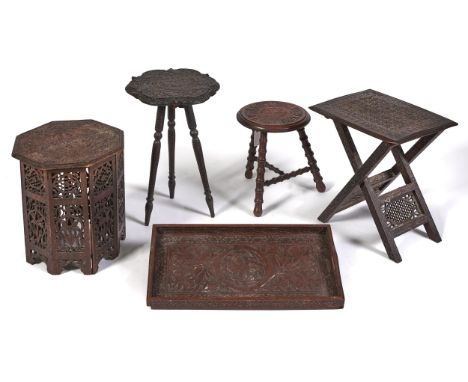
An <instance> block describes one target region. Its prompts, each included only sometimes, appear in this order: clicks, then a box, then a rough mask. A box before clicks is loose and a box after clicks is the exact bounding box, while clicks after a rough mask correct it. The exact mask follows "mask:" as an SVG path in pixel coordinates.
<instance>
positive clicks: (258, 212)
mask: <svg viewBox="0 0 468 382" xmlns="http://www.w3.org/2000/svg"><path fill="white" fill-rule="evenodd" d="M266 145H267V133H266V132H261V133H260V147H259V149H258V160H257V180H256V184H255V208H254V215H255V216H257V217H260V216H262V212H263V211H262V204H263V187H264V181H265V163H266Z"/></svg>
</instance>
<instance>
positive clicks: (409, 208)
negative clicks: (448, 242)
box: [310, 90, 457, 262]
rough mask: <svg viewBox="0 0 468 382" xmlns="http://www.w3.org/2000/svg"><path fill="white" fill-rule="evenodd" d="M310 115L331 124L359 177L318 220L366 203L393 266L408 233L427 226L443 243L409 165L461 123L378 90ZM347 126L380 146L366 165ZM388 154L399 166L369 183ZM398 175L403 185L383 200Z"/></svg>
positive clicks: (317, 108) (320, 107)
mask: <svg viewBox="0 0 468 382" xmlns="http://www.w3.org/2000/svg"><path fill="white" fill-rule="evenodd" d="M310 109H312V110H313V111H315V112H317V113H319V114H322V115H324V116H325V117H327V118H331V119H332V120H333V122H334V123H335V127H336V129H337V131H338V134H339V136H340V139H341V142H342V143H343V146H344V149H345V151H346V154H347V156H348V158H349V161H350V162H351V166H352V168H353V170H354V172H355V174H354V176H353V177H352V178H351V179H350V180H349V181H348V183H347V184H346V185H345V186H344V188H343V189H342V190H341V191H340V192H339V193H338V195H337V196H336V197H335V199H333V200H332V202H331V203H330V204H329V206H328V207H327V208H326V209H325V210H324V211H323V212H322V214H321V215H320V216H319V220H320V221H322V222H328V221H329V220H330V219H331V218H332V216H333V215H334V214H336V213H337V212H339V211H343V210H345V209H347V208H349V207H351V206H354V205H355V204H357V203H360V202H362V201H363V200H365V201H366V202H367V205H368V206H369V209H370V212H371V214H372V217H373V219H374V221H375V224H376V226H377V230H378V231H379V234H380V237H381V238H382V241H383V244H384V246H385V249H386V251H387V253H388V256H389V257H390V258H391V259H392V260H393V261H395V262H400V261H401V256H400V253H399V252H398V248H397V247H396V245H395V240H394V238H395V237H397V236H399V235H401V234H403V233H405V232H407V231H409V230H412V229H414V228H416V227H418V226H420V225H424V228H425V229H426V232H427V235H428V236H429V238H430V239H431V240H433V241H435V242H439V241H441V238H440V235H439V232H438V231H437V227H436V226H435V224H434V220H433V219H432V216H431V213H430V212H429V209H428V207H427V205H426V202H425V200H424V198H423V195H422V193H421V190H420V189H419V186H418V184H417V182H416V178H415V177H414V175H413V171H412V170H411V167H410V164H411V162H412V161H413V160H414V159H416V157H417V156H418V155H419V154H420V153H421V152H422V151H423V150H424V149H426V148H427V147H428V146H429V145H430V144H431V143H432V142H433V141H434V140H435V139H436V138H437V137H438V136H439V135H440V134H441V133H442V132H443V131H444V130H445V129H447V128H449V127H452V126H456V125H457V123H456V122H453V121H451V120H449V119H447V118H444V117H442V116H440V115H437V114H434V113H432V112H430V111H428V110H425V109H422V108H420V107H418V106H414V105H412V104H409V103H407V102H404V101H401V100H399V99H397V98H393V97H390V96H388V95H385V94H382V93H379V92H376V91H375V90H365V91H362V92H359V93H354V94H349V95H346V96H343V97H339V98H335V99H332V100H329V101H326V102H323V103H320V104H318V105H315V106H311V107H310ZM348 126H350V127H352V128H355V129H357V130H359V131H361V132H363V133H365V134H368V135H370V136H373V137H375V138H377V139H379V140H381V141H382V142H381V143H380V145H379V146H378V147H377V148H376V149H375V151H374V152H373V153H372V154H371V155H370V156H369V158H368V159H367V160H366V161H365V162H364V163H362V161H361V158H360V156H359V153H358V151H357V149H356V146H355V144H354V142H353V139H352V137H351V134H350V132H349V129H348ZM414 139H418V140H417V141H416V143H414V145H413V146H412V147H411V148H410V149H409V150H408V151H407V152H406V153H405V152H403V149H402V147H401V145H402V144H403V143H405V142H408V141H411V140H414ZM390 151H391V152H392V154H393V157H394V158H395V161H396V164H395V165H394V166H393V167H392V168H390V169H388V170H386V171H383V172H381V173H379V174H377V175H374V176H370V177H369V175H370V174H371V172H372V171H373V170H374V169H375V168H376V167H377V165H378V164H379V163H380V162H381V161H382V160H383V159H384V158H385V156H386V155H387V154H388V153H389V152H390ZM400 174H401V175H402V177H403V180H404V182H405V185H404V186H403V187H399V188H397V189H395V190H393V191H390V192H387V193H385V194H382V192H383V191H384V190H385V189H386V188H387V187H388V186H389V185H390V184H391V183H392V182H393V181H394V180H395V179H396V178H397V177H398V176H399V175H400Z"/></svg>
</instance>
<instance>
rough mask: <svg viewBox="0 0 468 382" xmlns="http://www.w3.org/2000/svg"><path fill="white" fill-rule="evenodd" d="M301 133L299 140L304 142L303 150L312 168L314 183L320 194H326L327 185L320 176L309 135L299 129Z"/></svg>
mask: <svg viewBox="0 0 468 382" xmlns="http://www.w3.org/2000/svg"><path fill="white" fill-rule="evenodd" d="M297 132H298V133H299V138H300V139H301V142H302V148H303V149H304V152H305V156H306V157H307V162H308V163H309V167H310V172H311V173H312V176H313V177H314V182H315V185H316V187H317V191H319V192H325V189H326V187H325V184H324V183H323V178H322V175H320V169H319V168H318V166H317V161H316V160H315V157H314V152H313V151H312V148H311V147H310V143H309V139H307V134H306V132H305V129H304V128H302V129H299V130H297Z"/></svg>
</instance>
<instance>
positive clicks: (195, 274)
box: [147, 224, 344, 309]
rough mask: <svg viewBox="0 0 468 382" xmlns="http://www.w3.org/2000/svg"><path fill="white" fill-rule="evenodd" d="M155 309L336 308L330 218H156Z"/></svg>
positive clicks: (151, 283)
mask: <svg viewBox="0 0 468 382" xmlns="http://www.w3.org/2000/svg"><path fill="white" fill-rule="evenodd" d="M147 304H148V306H150V307H151V308H153V309H334V308H342V307H343V305H344V295H343V289H342V286H341V278H340V272H339V267H338V259H337V256H336V252H335V247H334V244H333V238H332V233H331V228H330V226H329V225H211V224H210V225H154V226H153V236H152V242H151V256H150V264H149V276H148V296H147Z"/></svg>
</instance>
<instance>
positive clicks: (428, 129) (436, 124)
mask: <svg viewBox="0 0 468 382" xmlns="http://www.w3.org/2000/svg"><path fill="white" fill-rule="evenodd" d="M310 109H311V110H313V111H315V112H317V113H319V114H322V115H323V116H325V117H327V118H331V119H333V120H335V121H337V122H341V123H344V124H345V125H347V126H350V127H353V128H355V129H357V130H360V131H362V132H363V133H366V134H369V135H371V136H373V137H376V138H378V139H380V140H383V141H385V142H391V143H399V144H401V143H404V142H407V141H410V140H413V139H416V138H420V137H423V136H425V135H430V134H434V133H437V132H439V131H442V130H444V129H447V128H449V127H452V126H456V125H457V123H456V122H454V121H451V120H450V119H447V118H444V117H442V116H440V115H438V114H435V113H432V112H430V111H428V110H425V109H422V108H420V107H418V106H415V105H412V104H410V103H407V102H405V101H402V100H399V99H397V98H394V97H390V96H388V95H386V94H383V93H379V92H377V91H375V90H372V89H368V90H365V91H362V92H358V93H353V94H348V95H346V96H343V97H338V98H334V99H331V100H329V101H326V102H323V103H319V104H317V105H314V106H311V107H310Z"/></svg>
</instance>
